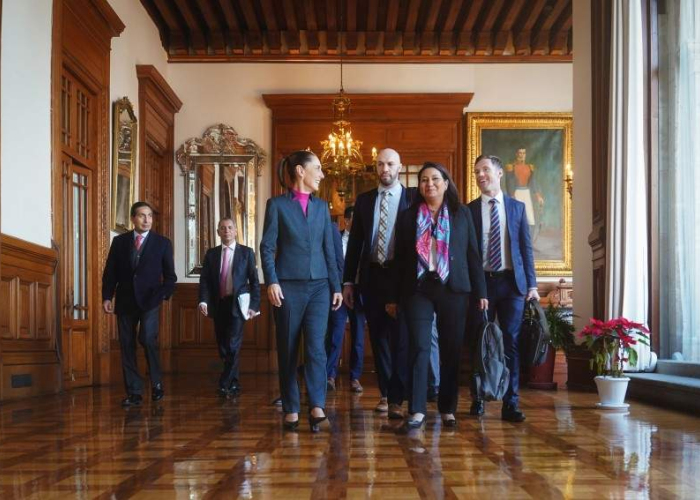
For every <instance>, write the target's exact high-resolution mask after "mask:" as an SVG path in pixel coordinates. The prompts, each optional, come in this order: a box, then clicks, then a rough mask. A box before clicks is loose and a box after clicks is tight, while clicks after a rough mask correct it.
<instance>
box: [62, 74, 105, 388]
mask: <svg viewBox="0 0 700 500" xmlns="http://www.w3.org/2000/svg"><path fill="white" fill-rule="evenodd" d="M96 106H97V97H96V92H95V91H94V90H92V89H91V88H90V87H89V86H88V85H85V84H84V83H83V82H81V80H80V79H79V78H78V77H76V76H75V74H73V73H71V72H70V71H69V70H68V69H67V68H64V69H63V72H62V74H61V105H60V112H61V146H62V148H61V149H62V156H61V158H62V160H61V164H62V168H61V205H60V206H61V208H60V213H57V214H55V215H54V216H55V217H57V218H58V219H59V220H60V221H61V222H62V225H61V234H60V241H59V242H58V243H59V248H60V252H61V259H60V262H61V268H60V279H61V292H62V294H63V296H62V298H63V300H62V304H63V307H62V310H61V345H62V356H63V360H62V361H63V367H62V368H63V379H64V387H65V388H71V387H81V386H87V385H92V378H93V370H92V367H93V359H92V339H93V332H94V327H93V325H94V324H95V318H94V317H93V316H94V315H95V314H96V311H99V309H98V308H99V307H100V303H101V300H100V299H99V297H98V298H95V297H94V296H93V295H92V294H91V293H90V290H91V289H92V286H93V280H94V279H95V276H94V275H93V274H94V270H93V269H94V268H93V266H92V263H93V262H94V257H95V256H94V255H93V251H94V250H93V242H94V241H95V237H94V234H95V231H96V220H97V218H96V211H97V205H96V200H95V199H94V184H95V183H94V179H95V174H94V172H95V171H96V169H97V160H96V156H97V148H96V147H95V145H96V138H97V136H96V129H97V123H96V118H97V116H98V113H96Z"/></svg>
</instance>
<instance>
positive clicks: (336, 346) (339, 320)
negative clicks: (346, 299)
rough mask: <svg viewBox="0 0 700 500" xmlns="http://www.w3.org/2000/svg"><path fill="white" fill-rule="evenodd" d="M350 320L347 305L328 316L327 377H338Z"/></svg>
mask: <svg viewBox="0 0 700 500" xmlns="http://www.w3.org/2000/svg"><path fill="white" fill-rule="evenodd" d="M347 319H348V309H347V308H346V307H345V305H342V306H340V309H338V310H337V311H331V312H330V314H329V315H328V336H327V338H326V356H327V358H328V359H327V362H326V377H328V378H336V377H337V376H338V361H339V360H340V351H342V349H343V337H344V336H345V323H346V322H347Z"/></svg>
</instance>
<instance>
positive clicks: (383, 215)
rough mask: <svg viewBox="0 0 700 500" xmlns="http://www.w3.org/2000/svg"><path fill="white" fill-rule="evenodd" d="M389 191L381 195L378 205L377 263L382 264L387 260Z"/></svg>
mask: <svg viewBox="0 0 700 500" xmlns="http://www.w3.org/2000/svg"><path fill="white" fill-rule="evenodd" d="M389 196H391V193H390V192H389V191H384V192H383V193H382V201H381V203H380V204H379V229H378V230H377V262H379V263H380V264H384V262H386V259H387V253H388V245H387V242H388V240H389V235H388V234H387V233H388V232H389Z"/></svg>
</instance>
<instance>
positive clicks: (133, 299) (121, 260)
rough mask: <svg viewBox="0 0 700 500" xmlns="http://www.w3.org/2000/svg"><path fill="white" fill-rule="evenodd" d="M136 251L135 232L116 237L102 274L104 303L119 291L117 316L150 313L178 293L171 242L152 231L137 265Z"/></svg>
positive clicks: (116, 305)
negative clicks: (134, 251) (174, 293)
mask: <svg viewBox="0 0 700 500" xmlns="http://www.w3.org/2000/svg"><path fill="white" fill-rule="evenodd" d="M133 248H134V232H133V231H129V232H128V233H124V234H120V235H119V236H116V237H115V238H114V240H112V245H111V246H110V248H109V255H108V256H107V263H106V264H105V269H104V272H103V273H102V300H112V298H113V297H114V294H115V290H116V304H115V312H116V313H117V314H123V313H126V314H132V313H136V312H139V311H149V310H151V309H153V308H154V307H157V306H158V305H160V303H161V301H163V300H165V299H169V298H170V297H171V296H172V294H173V292H174V291H175V282H176V281H177V275H176V274H175V263H174V262H173V245H172V243H171V242H170V240H169V239H168V238H166V237H165V236H161V235H160V234H158V233H156V232H155V231H149V232H148V237H147V238H146V240H145V241H144V242H143V245H142V249H141V256H140V258H139V259H138V261H137V262H136V265H135V266H134V259H132V249H133Z"/></svg>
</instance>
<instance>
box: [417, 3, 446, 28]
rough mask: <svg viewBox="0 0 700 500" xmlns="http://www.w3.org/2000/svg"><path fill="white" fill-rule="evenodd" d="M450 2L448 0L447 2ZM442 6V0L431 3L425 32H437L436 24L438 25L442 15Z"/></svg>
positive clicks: (424, 26)
mask: <svg viewBox="0 0 700 500" xmlns="http://www.w3.org/2000/svg"><path fill="white" fill-rule="evenodd" d="M445 1H448V0H445ZM441 6H442V0H432V1H431V2H430V7H429V9H428V15H427V16H426V18H425V24H424V25H423V31H424V32H425V31H435V23H437V18H438V14H440V7H441Z"/></svg>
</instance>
